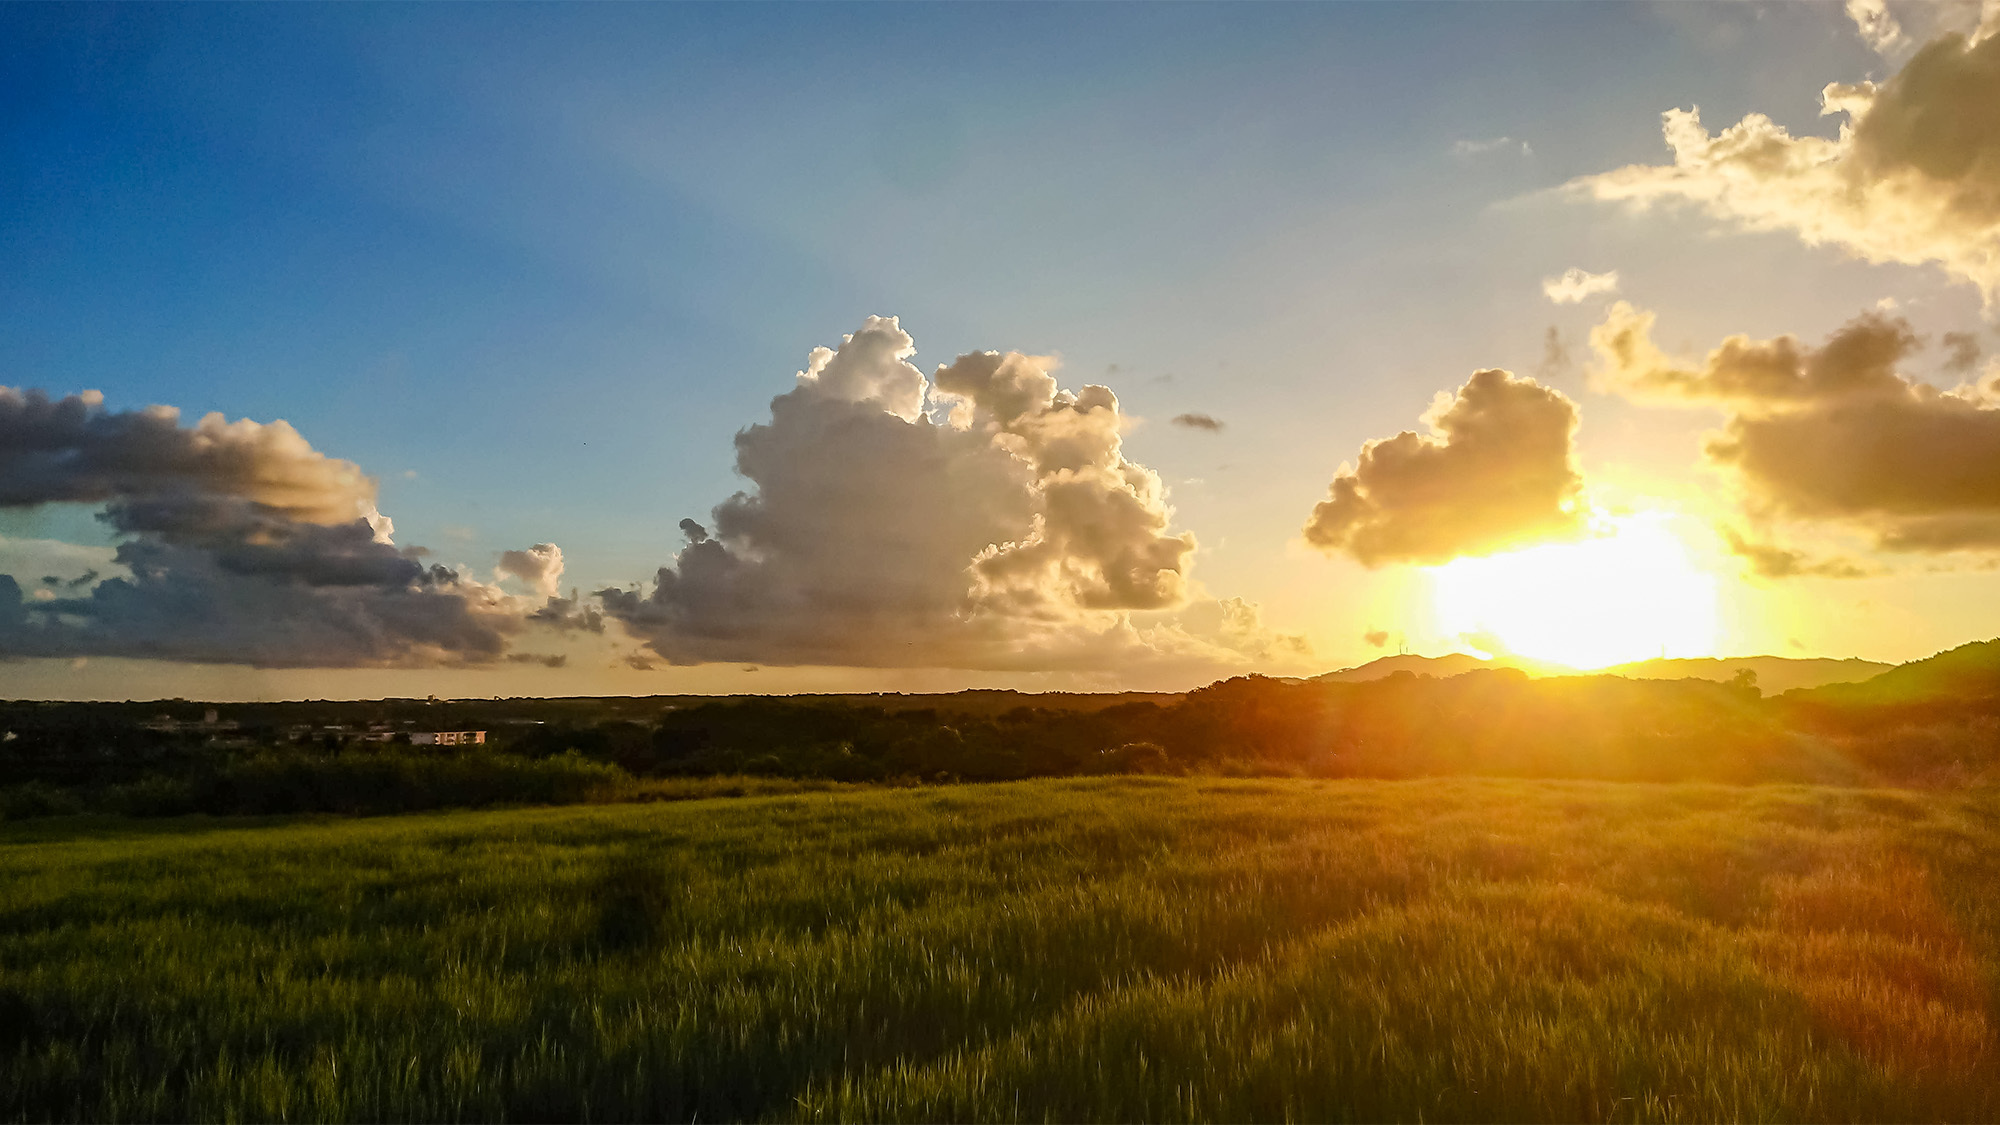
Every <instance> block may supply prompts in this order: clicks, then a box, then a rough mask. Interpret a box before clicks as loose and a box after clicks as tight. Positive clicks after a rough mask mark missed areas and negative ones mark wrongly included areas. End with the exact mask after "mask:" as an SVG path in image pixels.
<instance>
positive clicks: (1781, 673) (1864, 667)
mask: <svg viewBox="0 0 2000 1125" xmlns="http://www.w3.org/2000/svg"><path fill="white" fill-rule="evenodd" d="M1994 644H1995V645H1996V654H1995V657H1994V660H1995V669H1996V671H2000V642H1994ZM1968 647H1970V646H1968ZM1932 659H1936V658H1935V657H1933V658H1932ZM1903 667H1905V668H1907V667H1911V665H1904V666H1903ZM1489 668H1519V669H1521V670H1522V671H1524V672H1526V673H1528V674H1529V675H1531V676H1578V675H1596V676H1623V677H1625V678H1626V679H1628V680H1715V681H1719V682H1727V681H1729V680H1733V679H1735V678H1736V676H1737V674H1738V673H1740V672H1743V671H1746V670H1747V671H1749V672H1751V673H1753V674H1754V675H1755V676H1756V677H1757V687H1758V690H1760V691H1762V692H1763V693H1764V694H1766V695H1777V694H1780V693H1782V692H1787V691H1794V690H1797V689H1800V688H1817V687H1824V686H1826V685H1829V684H1858V683H1861V682H1863V681H1868V680H1872V679H1874V678H1875V677H1877V676H1881V675H1883V674H1885V673H1889V672H1891V671H1900V669H1898V668H1897V666H1896V665H1893V664H1883V663H1880V662H1878V661H1874V660H1858V659H1852V658H1850V659H1846V660H1835V659H1831V658H1827V657H1807V658H1797V659H1795V658H1792V657H1785V656H1729V657H1696V658H1667V659H1653V660H1640V661H1635V662H1634V663H1631V664H1618V665H1613V666H1612V667H1609V668H1599V669H1597V670H1596V671H1594V672H1578V671H1576V670H1575V669H1573V668H1568V667H1564V666H1562V665H1559V664H1546V663H1542V662H1540V661H1533V660H1524V659H1521V658H1519V657H1501V658H1498V659H1494V660H1487V659H1483V658H1481V657H1477V656H1471V655H1468V654H1466V653H1462V652H1454V653H1450V654H1448V655H1445V656H1414V655H1410V654H1407V653H1405V654H1400V655H1397V656H1385V657H1382V658H1381V659H1380V660H1371V661H1369V662H1368V663H1366V664H1362V665H1358V666H1356V667H1353V668H1343V669H1341V670H1339V671H1337V672H1328V673H1326V674H1325V675H1322V676H1314V677H1312V678H1313V680H1314V681H1316V682H1320V683H1365V682H1367V681H1369V680H1380V679H1384V678H1386V677H1389V676H1393V675H1395V674H1396V673H1398V672H1410V673H1413V674H1415V675H1419V676H1434V677H1436V678H1438V679H1448V678H1450V677H1452V676H1461V675H1464V674H1465V673H1467V672H1476V671H1479V670H1481V669H1489Z"/></svg>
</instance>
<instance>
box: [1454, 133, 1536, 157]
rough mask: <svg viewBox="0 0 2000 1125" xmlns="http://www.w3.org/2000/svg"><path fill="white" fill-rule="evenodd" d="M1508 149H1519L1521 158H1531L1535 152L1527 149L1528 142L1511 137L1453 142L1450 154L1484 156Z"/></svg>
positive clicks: (1529, 148)
mask: <svg viewBox="0 0 2000 1125" xmlns="http://www.w3.org/2000/svg"><path fill="white" fill-rule="evenodd" d="M1509 149H1519V151H1520V153H1521V155H1522V156H1533V155H1534V154H1535V150H1534V149H1533V148H1531V147H1529V145H1528V142H1526V141H1517V140H1515V139H1514V138H1512V137H1494V138H1493V139H1491V140H1485V141H1453V142H1452V145H1451V154H1452V155H1453V156H1485V155H1486V154H1487V153H1491V152H1502V151H1505V150H1509Z"/></svg>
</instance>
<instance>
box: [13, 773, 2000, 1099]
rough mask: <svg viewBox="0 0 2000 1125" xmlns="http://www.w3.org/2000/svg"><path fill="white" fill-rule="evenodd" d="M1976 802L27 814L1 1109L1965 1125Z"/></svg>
mask: <svg viewBox="0 0 2000 1125" xmlns="http://www.w3.org/2000/svg"><path fill="white" fill-rule="evenodd" d="M1996 812H2000V809H1996V806H1995V803H1994V798H1992V797H1989V796H1987V795H1984V794H1977V793H1975V794H1924V795H1910V794H1899V793H1878V792H1869V791H1857V790H1834V789H1809V788H1798V787H1791V788H1758V789H1742V788H1728V787H1721V786H1652V785H1617V784H1602V783H1586V782H1508V781H1477V780H1464V779H1459V780H1440V781H1412V782H1325V781H1277V780H1270V779H1262V780H1255V781H1241V782H1236V781H1227V780H1217V779H1212V778H1211V779H1186V780H1173V781H1161V780H1146V781H1144V782H1134V781H1132V780H1128V779H1109V778H1093V779H1072V780H1063V781H1045V782H1029V783H1019V784H1009V785H995V786H976V787H946V788H928V789H910V790H853V789H848V790H830V791H822V792H787V793H780V794H774V795H771V796H765V797H745V798H739V799H731V800H685V801H676V802H672V803H656V804H644V805H616V806H595V807H577V808H562V809H532V810H515V811H504V812H502V811H492V812H461V813H450V814H431V815H423V816H412V817H399V818H390V819H380V820H345V821H304V822H297V823H290V824H286V823H267V824H263V825H260V826H256V827H247V828H239V827H231V828H218V827H217V826H216V825H215V824H214V823H212V822H211V823H202V822H180V823H178V824H177V825H176V826H174V827H173V828H172V829H171V830H164V829H163V830H160V831H151V832H145V833H129V832H128V833H116V834H109V835H103V836H97V835H93V832H95V831H96V829H95V828H93V827H92V826H91V825H88V824H76V825H72V826H71V829H70V830H71V833H72V835H71V836H70V837H69V838H66V839H65V838H57V836H56V834H55V833H54V831H53V830H52V827H51V826H50V825H48V824H47V823H44V824H43V825H41V826H40V827H38V828H35V829H33V834H32V835H26V833H28V832H29V829H28V828H25V827H24V828H22V829H20V830H19V831H20V832H21V833H24V835H18V836H8V835H4V834H0V890H4V895H0V1116H6V1117H22V1118H49V1117H63V1118H71V1117H77V1118H93V1119H98V1118H125V1117H142V1118H163V1117H175V1118H204V1119H205V1118H219V1117H253V1118H263V1119H279V1118H284V1119H292V1118H341V1119H353V1118H382V1117H398V1118H426V1119H447V1118H449V1119H461V1118H481V1119H502V1118H505V1119H522V1118H529V1119H551V1118H575V1117H594V1118H605V1117H609V1118H645V1119H670V1118H671V1119H685V1118H696V1117H699V1118H701V1119H706V1120H717V1119H748V1118H781V1119H782V1118H796V1117H811V1118H861V1119H877V1118H880V1119H945V1118H950V1119H960V1118H963V1119H1009V1120H1011V1119H1017V1118H1019V1119H1044V1118H1053V1119H1099V1118H1102V1119H1148V1120H1193V1119H1216V1118H1223V1119H1285V1118H1292V1119H1414V1118H1418V1117H1422V1118H1426V1119H1448V1118H1487V1119H1492V1118H1507V1119H1561V1120H1598V1119H1609V1120H1625V1119H1678V1120H1689V1119H1698V1120H1714V1119H1722V1118H1729V1119H1782V1120H1806V1119H1852V1118H1896V1119H1953V1120H1959V1119H1980V1118H1993V1117H1996V1116H2000V1077H1996V1074H1995V1064H1996V1058H2000V1056H1996V1054H1995V1052H1994V1043H1993V1034H1994V1033H1993V1028H1992V1026H1991V1023H1990V1021H1991V1012H1992V1010H1993V1008H1992V987H1993V984H1992V982H1993V981H1994V979H1995V978H1996V966H2000V895H1996V894H1995V893H1994V891H1995V890H1996V888H2000V881H1996V878H1997V877H2000V816H1996ZM5 831H14V830H13V829H8V830H5ZM10 839H12V840H17V841H19V842H16V843H7V842H5V841H7V840H10Z"/></svg>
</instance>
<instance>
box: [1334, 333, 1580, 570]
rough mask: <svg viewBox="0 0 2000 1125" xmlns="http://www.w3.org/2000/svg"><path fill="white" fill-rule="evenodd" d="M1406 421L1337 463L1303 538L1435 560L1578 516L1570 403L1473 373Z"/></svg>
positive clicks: (1561, 526) (1564, 528) (1350, 550)
mask: <svg viewBox="0 0 2000 1125" xmlns="http://www.w3.org/2000/svg"><path fill="white" fill-rule="evenodd" d="M1423 421H1424V422H1426V423H1427V424H1428V425H1429V426H1430V430H1431V432H1430V433H1429V434H1419V433H1415V432H1413V431H1409V430H1405V431H1404V432H1402V433H1400V434H1397V435H1396V436H1395V437H1392V438H1384V439H1381V440H1377V441H1371V442H1369V443H1368V444H1366V445H1365V446H1363V447H1362V449H1361V455H1360V457H1359V459H1358V460H1357V462H1356V463H1355V464H1354V465H1352V466H1348V465H1343V466H1341V470H1340V473H1339V475H1337V476H1336V477H1335V478H1334V480H1333V485H1332V487H1331V494H1330V495H1329V496H1328V498H1327V499H1326V500H1323V501H1321V502H1320V504H1319V505H1318V506H1317V507H1315V508H1314V509H1313V512H1312V517H1311V519H1309V520H1308V521H1307V522H1306V527H1305V538H1306V542H1308V543H1310V544H1312V545H1313V546H1315V547H1318V548H1319V549H1320V550H1322V551H1325V552H1327V553H1329V554H1333V553H1336V552H1338V553H1345V554H1348V555H1351V556H1353V557H1354V558H1355V559H1358V560H1359V561H1360V562H1362V563H1363V564H1365V565H1367V566H1371V567H1373V566H1381V565H1383V564H1385V563H1396V562H1409V563H1441V562H1446V561H1448V560H1450V559H1452V558H1455V557H1458V556H1460V555H1484V554H1491V553H1493V552H1495V551H1500V550H1505V549H1507V548H1511V547H1518V546H1522V545H1524V544H1527V543H1531V542H1535V541H1537V540H1544V539H1555V538H1562V537H1566V536H1570V535H1574V534H1575V533H1577V532H1578V531H1579V530H1580V529H1581V527H1582V514H1581V506H1582V505H1581V493H1582V489H1583V477H1582V475H1581V474H1580V473H1579V472H1578V471H1577V467H1576V455H1575V451H1574V448H1573V441H1574V438H1575V434H1576V426H1577V409H1576V404H1575V403H1573V402H1571V401H1570V400H1569V398H1568V397H1567V396H1565V395H1564V394H1563V393H1562V392H1560V391H1558V390H1555V389H1554V388H1552V387H1545V386H1542V385H1541V384H1540V383H1537V382H1535V381H1534V380H1533V379H1522V378H1516V377H1514V376H1513V375H1512V374H1510V373H1508V372H1506V371H1500V370H1491V371H1481V372H1479V373H1477V374H1475V375H1474V376H1473V377H1472V378H1471V379H1470V380H1468V381H1467V382H1466V384H1465V385H1464V386H1462V387H1460V388H1459V389H1458V393H1457V394H1456V395H1452V394H1443V393H1441V394H1439V395H1438V396H1437V399H1436V401H1435V402H1433V403H1432V406H1431V409H1430V411H1429V412H1428V413H1426V414H1425V415H1424V417H1423Z"/></svg>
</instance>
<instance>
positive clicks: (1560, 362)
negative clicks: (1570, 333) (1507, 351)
mask: <svg viewBox="0 0 2000 1125" xmlns="http://www.w3.org/2000/svg"><path fill="white" fill-rule="evenodd" d="M1571 362H1572V361H1571V359H1570V354H1569V344H1567V343H1566V342H1564V340H1563V335H1562V330H1561V329H1560V328H1557V327H1556V326H1555V325H1553V324H1551V325H1549V327H1548V331H1546V332H1544V333H1542V362H1541V364H1540V366H1538V367H1536V368H1535V374H1536V375H1537V376H1538V377H1540V378H1543V379H1553V378H1556V377H1557V376H1560V375H1566V374H1568V373H1569V369H1570V363H1571Z"/></svg>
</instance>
